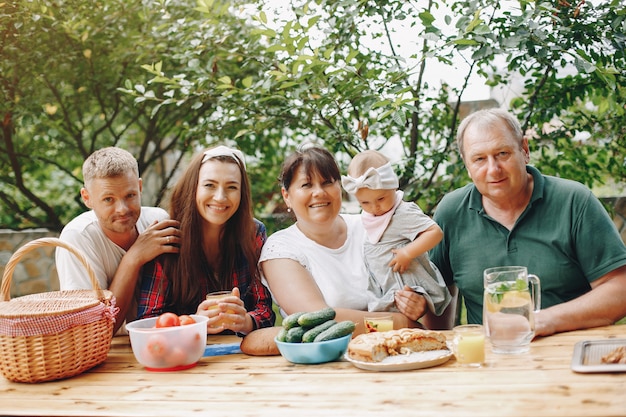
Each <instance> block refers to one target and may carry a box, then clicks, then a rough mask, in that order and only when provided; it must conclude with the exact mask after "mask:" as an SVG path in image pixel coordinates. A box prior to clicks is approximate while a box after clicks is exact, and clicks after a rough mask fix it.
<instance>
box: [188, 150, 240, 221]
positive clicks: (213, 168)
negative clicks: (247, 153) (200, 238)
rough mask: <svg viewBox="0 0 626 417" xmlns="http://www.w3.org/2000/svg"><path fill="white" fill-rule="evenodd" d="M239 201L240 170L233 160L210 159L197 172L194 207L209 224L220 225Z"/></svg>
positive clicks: (232, 211) (233, 212)
mask: <svg viewBox="0 0 626 417" xmlns="http://www.w3.org/2000/svg"><path fill="white" fill-rule="evenodd" d="M240 203H241V172H240V170H239V166H238V165H237V164H236V163H235V162H232V163H230V162H222V161H219V160H216V159H210V160H208V161H206V162H205V163H203V164H202V166H201V167H200V172H199V174H198V188H197V190H196V208H197V210H198V213H199V214H200V216H201V217H202V218H203V219H204V220H205V221H206V222H207V223H209V224H210V225H214V226H219V227H222V226H224V225H225V224H226V222H227V221H228V220H229V219H230V218H231V217H232V216H233V215H234V214H235V213H236V212H237V209H238V208H239V204H240Z"/></svg>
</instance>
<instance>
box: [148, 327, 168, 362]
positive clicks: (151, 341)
mask: <svg viewBox="0 0 626 417" xmlns="http://www.w3.org/2000/svg"><path fill="white" fill-rule="evenodd" d="M167 350H168V344H167V338H166V337H165V336H163V335H162V334H153V335H150V337H149V338H148V340H147V342H146V346H145V348H144V351H143V356H144V358H145V360H147V361H148V363H149V365H148V366H158V364H159V363H161V361H162V360H163V359H164V357H165V355H166V354H167Z"/></svg>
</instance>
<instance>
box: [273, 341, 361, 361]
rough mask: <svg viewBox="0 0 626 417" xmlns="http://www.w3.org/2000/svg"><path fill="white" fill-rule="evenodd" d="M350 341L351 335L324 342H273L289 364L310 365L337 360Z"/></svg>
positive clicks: (344, 351)
mask: <svg viewBox="0 0 626 417" xmlns="http://www.w3.org/2000/svg"><path fill="white" fill-rule="evenodd" d="M350 339H352V334H349V335H346V336H342V337H340V338H337V339H332V340H326V341H324V342H311V343H287V342H280V341H278V340H276V339H274V341H275V342H276V345H277V346H278V350H279V351H280V354H281V355H283V357H284V358H285V359H287V360H288V361H289V362H293V363H304V364H312V363H324V362H332V361H335V360H337V359H339V358H340V357H342V356H343V354H344V353H346V350H347V349H348V343H350Z"/></svg>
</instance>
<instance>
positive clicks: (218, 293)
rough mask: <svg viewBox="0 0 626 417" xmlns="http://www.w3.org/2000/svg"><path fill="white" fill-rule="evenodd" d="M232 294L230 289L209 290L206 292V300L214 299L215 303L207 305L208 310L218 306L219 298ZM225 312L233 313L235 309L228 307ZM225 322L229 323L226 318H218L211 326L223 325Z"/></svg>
mask: <svg viewBox="0 0 626 417" xmlns="http://www.w3.org/2000/svg"><path fill="white" fill-rule="evenodd" d="M232 295H233V293H232V292H231V291H216V292H211V293H209V294H207V296H206V299H207V300H215V301H216V302H215V304H213V305H211V306H210V307H209V310H211V309H217V308H219V302H220V300H222V299H224V298H226V297H230V296H232ZM226 314H235V311H234V310H231V309H228V310H226ZM226 323H229V322H228V320H225V319H220V320H218V321H216V322H215V323H214V324H213V327H219V326H222V325H224V324H226Z"/></svg>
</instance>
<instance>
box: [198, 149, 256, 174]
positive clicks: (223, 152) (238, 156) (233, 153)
mask: <svg viewBox="0 0 626 417" xmlns="http://www.w3.org/2000/svg"><path fill="white" fill-rule="evenodd" d="M216 156H230V157H231V158H233V159H234V160H235V161H236V162H237V163H238V164H241V166H242V168H243V170H244V171H245V170H246V161H245V159H244V157H243V152H241V151H240V150H239V149H233V148H229V147H228V146H224V145H220V146H216V147H215V148H211V149H209V150H208V151H205V152H204V157H203V158H202V163H203V164H204V163H205V162H206V161H208V160H209V159H211V158H214V157H216Z"/></svg>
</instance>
